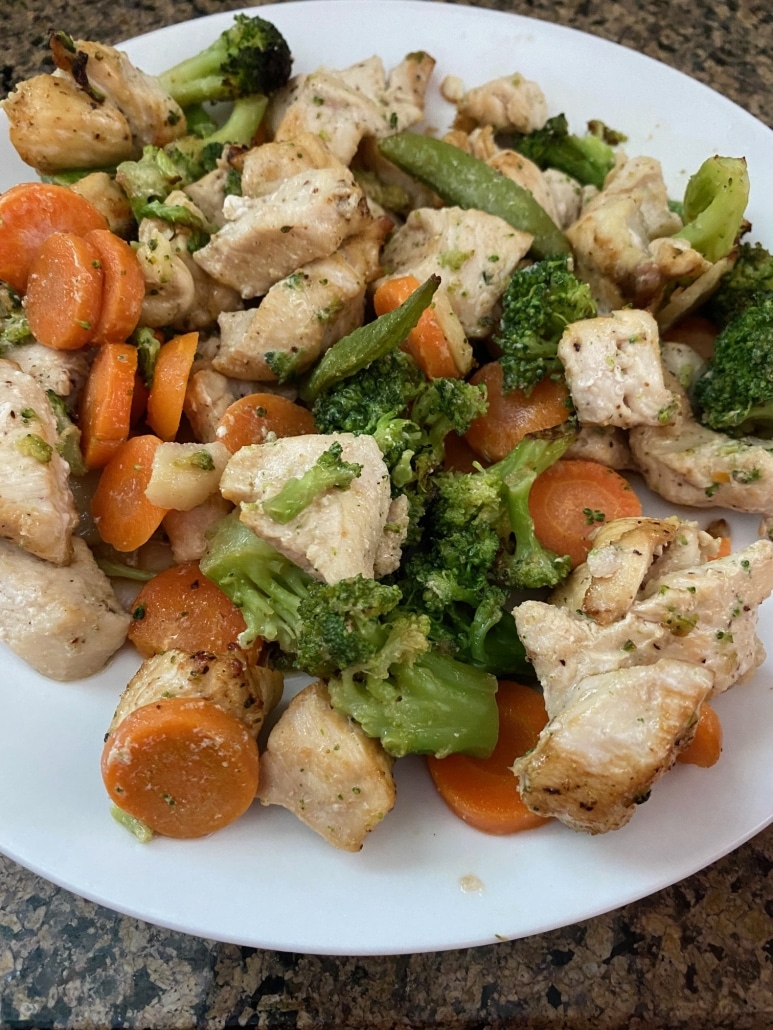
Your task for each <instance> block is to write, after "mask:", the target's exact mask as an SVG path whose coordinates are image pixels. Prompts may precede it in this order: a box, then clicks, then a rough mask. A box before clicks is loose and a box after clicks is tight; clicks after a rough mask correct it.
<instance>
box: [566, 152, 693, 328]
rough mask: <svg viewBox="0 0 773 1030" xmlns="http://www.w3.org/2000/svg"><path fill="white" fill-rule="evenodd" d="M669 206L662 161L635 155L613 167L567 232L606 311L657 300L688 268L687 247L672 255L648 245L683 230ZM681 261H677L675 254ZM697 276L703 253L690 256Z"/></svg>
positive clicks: (580, 266)
mask: <svg viewBox="0 0 773 1030" xmlns="http://www.w3.org/2000/svg"><path fill="white" fill-rule="evenodd" d="M681 226H682V222H681V219H680V218H679V216H678V215H676V214H674V213H673V212H672V211H670V210H669V207H668V193H667V190H666V186H665V183H664V181H663V173H662V171H661V167H660V163H659V162H658V161H656V160H655V159H654V158H651V157H636V158H632V159H631V160H629V161H626V162H625V163H624V164H622V165H619V166H617V167H616V168H614V169H613V170H612V171H611V172H610V173H609V175H608V176H607V180H606V183H605V185H604V189H603V190H601V192H600V193H598V194H596V196H595V197H593V198H592V199H591V200H590V201H589V202H588V203H587V204H586V205H585V206H584V207H583V209H582V212H581V213H580V216H579V218H578V219H577V221H576V222H574V223H573V224H572V225H570V226H569V227H568V228H567V230H566V235H567V238H568V239H569V242H570V243H571V244H572V248H573V250H574V255H575V262H576V268H577V274H578V276H579V277H580V278H581V279H583V280H584V281H585V282H587V283H589V284H590V286H591V289H592V291H593V294H594V296H595V298H596V300H597V301H598V303H599V306H600V308H601V310H602V311H612V310H616V309H619V308H623V307H625V306H626V304H633V305H634V306H635V307H639V308H647V307H649V306H651V305H653V304H656V303H658V302H659V299H660V298H661V297H662V293H663V289H664V287H665V285H666V284H667V283H669V282H673V281H675V280H678V279H679V278H680V277H681V275H680V273H679V272H678V271H677V270H678V269H682V268H684V267H685V261H686V260H687V256H686V255H685V252H684V251H680V253H679V255H674V253H673V251H672V249H671V248H670V245H669V247H668V249H666V250H665V251H663V253H661V252H660V245H658V247H656V249H655V251H654V252H653V251H652V250H650V243H651V242H652V241H653V240H657V239H658V238H660V237H665V236H668V237H670V236H673V234H674V233H675V232H678V230H679V229H680V228H681ZM677 256H678V258H679V261H678V263H677V264H674V261H675V260H676V257H677ZM689 258H690V260H691V262H692V268H693V274H699V273H700V271H701V270H702V271H706V269H707V268H708V263H707V262H705V260H704V259H702V258H701V257H700V255H697V254H695V253H694V252H692V253H691V254H690V255H689Z"/></svg>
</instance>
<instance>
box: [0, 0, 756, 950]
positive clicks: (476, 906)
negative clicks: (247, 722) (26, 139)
mask: <svg viewBox="0 0 773 1030" xmlns="http://www.w3.org/2000/svg"><path fill="white" fill-rule="evenodd" d="M261 13H262V14H264V16H266V17H268V18H270V19H272V20H273V21H275V23H276V24H277V25H278V26H279V28H280V29H281V30H282V31H283V32H284V33H285V35H286V37H287V39H288V40H289V42H290V45H291V47H292V50H293V52H294V55H295V70H296V71H302V70H311V69H313V68H315V67H317V66H318V65H320V64H326V65H328V66H329V67H333V68H336V67H346V66H347V65H348V64H351V63H354V62H355V61H358V60H361V59H363V58H365V57H368V56H370V55H371V54H374V53H378V54H380V55H381V57H382V58H383V59H384V61H385V63H386V65H387V66H391V65H393V64H395V63H397V62H398V61H399V60H400V59H401V58H402V57H403V56H404V55H405V53H406V52H408V51H412V50H420V49H424V50H427V51H428V52H429V53H431V54H432V55H433V56H435V57H436V58H437V61H438V67H437V72H436V77H435V80H434V88H433V91H432V98H431V103H430V106H429V115H428V121H429V123H430V124H433V125H437V126H444V125H446V124H447V123H448V121H449V116H450V110H449V108H448V106H447V105H446V104H445V103H444V102H443V101H442V100H441V99H440V98H439V93H438V84H439V82H440V81H441V79H442V77H443V76H444V75H446V74H450V73H453V74H456V75H460V76H461V77H462V79H463V80H464V81H465V83H466V84H467V85H476V84H479V83H480V82H482V81H484V79H488V78H492V77H494V76H496V75H500V74H506V73H508V72H513V71H519V72H521V73H523V74H524V75H526V76H527V77H529V78H533V79H535V80H536V81H538V82H539V83H540V84H541V85H542V87H543V89H544V91H545V93H546V95H547V98H548V103H549V107H550V111H551V113H552V114H556V113H559V112H561V111H564V112H566V114H567V116H568V118H569V121H570V126H571V127H572V128H574V129H577V130H580V131H581V130H582V127H583V126H584V124H585V121H586V120H587V119H588V118H593V117H595V118H601V119H603V120H604V121H605V122H607V124H609V125H611V126H613V127H615V128H618V129H621V130H623V131H625V132H626V133H627V134H628V135H629V139H630V142H629V143H628V144H627V150H628V152H629V153H630V154H631V155H635V154H644V153H646V154H653V155H655V156H656V157H658V158H660V160H661V161H662V163H663V166H664V170H665V173H666V177H667V181H668V183H669V186H670V189H671V191H672V194H673V195H679V194H680V193H681V190H682V189H683V187H684V183H685V181H686V177H687V176H688V175H689V173H690V172H691V171H693V170H695V169H696V168H697V167H698V166H699V164H700V163H701V162H702V161H703V160H704V158H705V157H707V156H709V155H710V154H712V153H715V152H719V153H724V154H730V155H735V156H738V155H744V156H746V158H747V159H748V162H749V168H750V174H751V181H752V198H751V204H750V213H751V218H752V221H753V223H754V228H755V236H757V237H758V238H760V239H763V240H767V241H768V242H769V241H771V240H773V215H771V212H770V210H766V209H765V207H764V206H763V198H762V187H763V184H764V182H765V181H766V178H767V175H768V169H769V167H770V165H771V163H773V134H771V132H770V131H769V130H768V129H767V128H765V127H764V126H763V125H762V124H760V123H759V122H757V121H756V120H755V119H754V118H752V117H751V116H750V115H749V114H747V113H745V112H744V111H743V110H741V109H740V108H738V107H737V106H735V105H734V104H732V103H731V102H730V101H728V100H727V99H725V98H723V97H721V96H719V95H717V94H716V93H713V92H712V91H710V90H709V89H707V88H706V87H704V86H702V85H699V84H698V83H696V82H694V81H692V80H690V79H688V78H686V77H685V76H683V75H681V74H679V73H677V72H675V71H673V70H671V69H669V68H667V67H665V66H662V65H660V64H657V63H656V62H654V61H652V60H650V59H648V58H646V57H643V56H641V55H640V54H637V53H634V52H632V51H630V50H627V49H623V48H621V47H618V46H615V45H613V44H610V43H607V42H605V41H602V40H600V39H597V38H594V37H590V36H586V35H583V34H580V33H578V32H575V31H572V30H569V29H565V28H562V27H558V26H554V25H549V24H546V23H544V22H540V21H532V20H530V19H526V18H521V17H518V16H515V15H507V14H501V13H497V12H493V11H488V10H477V9H472V8H466V7H461V6H453V5H447V4H430V3H422V2H411V0H307V2H300V3H289V4H280V5H276V6H270V7H264V8H261ZM231 20H232V14H231V13H228V14H225V13H224V14H222V15H215V16H212V17H208V18H202V19H200V20H198V21H195V22H191V23H188V24H185V25H176V26H172V27H169V28H165V29H161V30H159V31H157V32H152V33H150V34H148V35H145V36H142V37H140V38H138V39H135V40H132V41H131V42H129V43H127V44H126V45H125V49H126V50H127V51H128V53H129V54H130V56H131V57H132V58H133V60H134V61H135V62H136V63H137V64H139V65H140V66H141V67H143V68H145V69H146V70H148V71H152V72H157V71H161V70H162V69H163V68H164V67H167V66H168V65H170V64H172V63H173V62H175V61H176V60H178V59H180V58H181V57H183V56H187V55H188V54H190V53H194V52H196V51H197V50H199V49H200V48H202V47H203V46H205V45H206V44H207V43H208V42H209V41H210V40H212V39H213V38H214V37H215V36H216V35H217V33H219V32H220V31H221V30H222V29H223V28H225V27H226V26H227V25H229V24H230V23H231ZM0 137H1V138H0V188H3V189H4V188H6V187H7V186H9V185H11V184H12V183H13V182H16V181H22V180H24V179H29V178H31V175H30V172H29V169H25V167H24V166H23V165H22V164H20V162H19V161H18V158H17V157H16V155H15V153H14V152H12V150H11V147H10V144H9V143H8V141H7V134H6V132H5V127H4V126H3V127H2V128H0ZM645 505H646V510H647V511H648V512H649V513H652V514H658V513H661V512H663V511H664V510H665V508H664V506H663V505H662V504H658V503H657V502H653V503H652V504H650V503H649V501H645ZM711 514H716V513H708V512H703V513H698V515H697V517H698V519H699V521H700V522H701V524H705V522H706V521H707V520H708V519H709V517H710V515H711ZM732 521H733V525H734V527H735V528H736V536H735V543H736V545H738V546H740V545H741V544H743V543H747V542H750V541H751V540H752V539H754V537H755V535H756V523H757V520H756V518H733V520H732ZM761 623H762V626H761V635H762V637H763V639H766V640H767V642H768V645H769V650H770V651H771V652H773V631H772V629H771V607H770V606H767V607H765V608H764V609H763V613H762V619H761ZM136 664H137V663H136V658H135V657H134V656H133V655H132V654H131V653H122V654H121V655H119V656H118V658H117V659H116V660H115V661H114V662H113V663H112V664H111V665H110V667H109V669H108V670H107V671H106V672H105V673H104V674H102V675H100V676H97V677H94V678H93V679H91V680H89V681H88V682H84V683H71V684H60V683H54V682H50V681H47V680H45V679H43V678H41V677H40V676H38V675H36V674H35V673H34V672H32V671H31V670H30V669H29V668H27V667H26V666H25V665H24V664H23V663H22V662H20V661H18V660H17V659H16V658H15V657H14V656H13V655H11V654H9V653H7V652H4V653H3V654H2V666H3V672H2V676H0V711H1V712H2V716H1V717H0V850H2V851H3V852H4V853H5V854H6V855H8V856H9V857H11V858H13V859H15V860H16V861H18V862H20V863H21V864H22V865H24V866H27V867H28V868H30V869H32V870H34V871H35V872H37V873H39V874H40V875H42V876H44V877H45V878H47V879H49V880H52V881H54V882H55V883H58V884H60V885H61V886H63V887H66V888H67V889H69V890H71V891H73V892H75V893H77V894H79V895H81V896H83V897H86V898H89V899H91V900H93V901H97V902H100V903H102V904H104V905H107V906H109V907H110V908H112V909H115V910H118V911H120V912H124V913H127V914H130V915H134V916H138V917H140V918H143V919H146V920H148V921H150V922H153V923H157V924H160V925H162V926H166V927H171V928H174V929H179V930H184V931H187V932H189V933H193V934H198V935H201V936H204V937H211V938H215V939H218V940H223V941H229V942H233V943H238V944H246V945H253V946H258V947H265V948H274V949H278V950H286V951H300V952H307V953H318V954H343V955H364V954H390V953H409V952H421V951H434V950H442V949H447V948H456V947H464V946H471V945H479V944H488V943H493V942H495V941H497V940H502V939H511V938H517V937H525V936H528V935H531V934H537V933H540V932H543V931H546V930H549V929H553V928H556V927H559V926H564V925H568V924H570V923H573V922H577V921H579V920H582V919H585V918H588V917H590V916H593V915H597V914H600V913H603V912H606V911H610V910H612V909H614V908H617V907H619V906H621V905H623V904H626V903H627V902H629V901H632V900H635V899H637V898H640V897H643V896H646V895H648V894H651V893H653V892H655V891H657V890H659V889H660V888H662V887H665V886H667V885H669V884H672V883H674V882H676V881H677V880H679V879H682V878H683V877H685V876H688V875H689V874H691V873H693V872H695V871H696V870H698V869H701V868H703V867H704V866H706V865H708V864H709V863H711V862H713V861H715V860H716V859H718V858H719V857H721V856H722V855H724V854H727V853H728V852H729V851H731V850H733V849H734V848H736V847H738V846H739V845H740V844H741V843H743V842H744V841H745V840H747V839H748V838H749V837H751V836H752V835H754V834H755V833H757V832H758V831H759V830H761V829H762V828H763V827H764V826H766V825H767V824H768V823H769V822H770V821H771V820H773V764H771V762H770V752H771V747H773V692H771V688H770V684H771V663H770V662H768V663H767V664H766V665H765V666H764V667H763V668H762V669H760V670H759V672H758V674H757V675H756V676H755V678H754V680H753V681H752V682H751V683H749V684H746V685H743V686H740V687H737V688H736V689H735V690H734V691H731V692H730V693H729V694H727V695H724V696H723V697H721V698H720V699H719V700H718V702H717V708H718V710H719V712H720V714H721V717H722V720H723V724H724V730H725V751H724V754H723V756H722V758H721V760H720V762H719V764H718V765H717V766H715V767H714V768H713V769H710V770H701V769H697V768H694V767H686V766H680V767H678V768H676V769H675V770H674V771H673V772H671V773H670V774H669V775H668V776H667V777H665V779H664V780H662V781H661V782H660V783H659V784H658V785H657V787H656V789H655V791H654V792H653V796H652V798H651V800H650V801H649V802H648V803H647V804H646V805H644V806H643V807H642V808H641V809H640V810H639V811H638V812H637V813H636V815H635V817H634V819H633V821H632V822H631V823H630V824H629V825H628V826H627V827H626V828H624V829H622V830H620V831H618V832H616V833H612V834H607V835H605V836H602V837H595V838H594V837H588V836H582V835H578V834H575V833H573V832H571V831H570V830H568V829H565V828H563V827H561V826H560V825H558V824H556V825H549V826H547V827H545V828H543V829H540V830H539V831H536V832H531V833H526V834H521V835H516V836H513V837H509V838H497V837H489V836H486V835H484V834H481V833H478V832H477V831H475V830H473V829H470V828H469V827H467V826H465V825H464V824H463V823H461V822H459V821H458V820H456V819H455V818H454V817H453V816H451V815H450V813H449V812H448V811H447V810H446V809H445V807H444V805H443V803H442V802H441V801H440V800H439V799H438V797H437V796H436V794H435V792H434V788H433V787H432V785H431V782H430V780H429V777H428V775H427V773H426V770H425V768H424V765H423V762H422V761H421V760H420V759H407V760H404V761H402V762H399V763H398V766H397V780H398V803H397V806H396V808H395V810H394V811H393V812H392V813H391V814H390V815H389V816H388V817H387V819H386V820H385V821H384V822H383V823H382V824H381V826H380V827H379V828H378V829H377V830H376V831H375V832H374V833H373V834H371V836H370V837H369V838H368V840H367V841H366V844H365V847H364V849H363V850H362V851H361V852H360V853H358V854H354V855H352V854H346V853H341V852H338V851H336V850H334V849H333V848H332V847H330V846H329V845H327V844H325V843H324V842H323V841H322V840H321V839H320V838H318V837H317V836H316V835H315V834H314V833H312V832H311V831H310V830H307V829H306V828H305V827H304V826H302V825H301V823H299V822H297V821H296V820H295V819H294V818H293V816H291V815H290V814H289V813H288V812H286V811H284V810H283V809H278V808H276V809H260V808H259V806H255V809H254V810H253V811H251V812H250V813H249V814H248V815H247V816H246V817H245V818H243V819H242V820H240V821H239V822H238V823H237V824H235V825H233V826H232V827H230V828H228V829H226V830H224V831H222V832H220V833H218V834H216V835H214V836H212V837H211V838H208V839H206V840H202V841H197V842H190V843H181V842H175V841H171V840H163V839H158V840H156V841H154V842H152V843H151V844H149V845H141V844H138V843H135V841H134V840H133V838H132V837H131V836H130V835H129V834H128V833H126V831H124V830H123V829H121V828H120V827H119V826H117V824H115V823H114V822H113V820H112V819H111V818H110V816H109V814H108V805H107V800H106V797H105V794H104V790H103V787H102V783H101V780H100V776H99V756H100V751H101V746H102V738H103V734H104V731H105V729H106V727H107V725H108V722H109V720H110V718H111V716H112V713H113V709H114V707H115V703H116V699H117V698H118V695H119V694H120V692H121V690H122V689H123V687H124V686H125V684H126V682H127V681H128V679H129V677H130V676H131V674H132V672H133V671H134V668H135V667H136ZM470 877H474V878H476V880H477V882H479V885H480V889H478V890H474V891H470V890H467V891H465V890H464V889H463V885H464V884H467V883H469V880H468V879H467V878H470Z"/></svg>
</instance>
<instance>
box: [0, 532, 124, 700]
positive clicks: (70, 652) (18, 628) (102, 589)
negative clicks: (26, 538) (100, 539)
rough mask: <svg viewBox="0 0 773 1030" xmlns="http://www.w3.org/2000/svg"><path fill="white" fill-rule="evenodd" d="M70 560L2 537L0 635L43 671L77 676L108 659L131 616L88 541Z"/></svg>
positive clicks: (76, 548) (98, 667)
mask: <svg viewBox="0 0 773 1030" xmlns="http://www.w3.org/2000/svg"><path fill="white" fill-rule="evenodd" d="M72 547H73V550H72V561H71V562H70V564H69V565H54V564H52V563H51V562H48V561H44V560H43V559H42V558H36V557H35V556H34V555H32V554H29V553H28V552H27V551H23V550H22V549H21V548H20V547H17V546H16V545H15V544H12V543H9V542H8V541H5V540H0V640H2V641H3V643H4V644H7V645H8V647H9V648H10V649H11V650H12V651H14V652H15V653H16V654H17V655H19V657H20V658H23V659H24V661H26V662H28V663H29V664H30V665H31V666H32V668H33V669H36V670H37V671H38V672H39V673H41V674H42V675H43V676H49V677H50V678H51V679H55V680H63V681H64V680H76V679H83V678H85V677H87V676H92V675H94V674H95V673H97V672H99V671H100V670H101V669H103V668H104V666H105V665H106V664H107V662H108V660H109V659H110V658H111V656H112V655H113V654H114V653H115V652H116V651H117V650H118V649H119V648H120V647H121V645H122V644H123V642H124V640H125V639H126V632H127V630H128V628H129V623H130V621H131V619H130V617H129V615H127V614H126V612H125V611H124V610H123V608H122V607H121V605H120V604H119V602H118V600H117V598H116V596H115V593H114V592H113V588H112V586H111V584H110V580H109V579H108V578H107V576H106V575H105V574H104V573H103V572H102V570H101V569H100V568H99V566H98V565H97V563H96V561H95V560H94V557H93V555H92V553H91V551H90V550H89V548H88V546H87V545H86V544H85V543H84V542H83V540H81V539H80V537H75V538H74V539H73V542H72Z"/></svg>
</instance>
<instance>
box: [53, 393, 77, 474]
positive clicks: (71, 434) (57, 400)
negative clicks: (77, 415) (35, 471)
mask: <svg viewBox="0 0 773 1030" xmlns="http://www.w3.org/2000/svg"><path fill="white" fill-rule="evenodd" d="M46 396H47V397H48V400H49V403H50V405H51V411H52V412H53V415H54V418H55V419H56V435H57V442H56V449H57V451H58V452H59V454H61V456H62V457H63V458H64V460H65V461H66V462H67V464H68V465H69V466H70V472H71V473H72V475H74V476H85V475H86V465H85V463H84V461H83V454H82V452H81V431H80V429H78V427H77V426H76V425H75V423H74V422H73V420H72V416H71V414H70V410H69V408H68V407H67V405H66V404H65V402H64V400H63V399H62V398H61V397H60V396H59V394H58V393H54V391H53V390H46Z"/></svg>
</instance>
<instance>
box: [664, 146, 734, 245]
mask: <svg viewBox="0 0 773 1030" xmlns="http://www.w3.org/2000/svg"><path fill="white" fill-rule="evenodd" d="M748 201H749V173H748V171H747V168H746V160H745V159H744V158H742V157H718V156H715V157H709V158H707V159H706V160H705V161H704V162H703V164H702V165H701V166H700V168H699V169H698V171H697V172H696V173H695V174H694V175H692V176H691V177H690V179H689V181H688V183H687V188H686V189H685V193H684V207H683V217H684V221H685V225H684V227H683V228H682V229H680V230H679V232H678V233H675V236H676V237H677V238H679V239H684V240H687V242H688V243H689V244H690V246H691V247H693V248H694V249H695V250H697V251H699V252H700V253H701V254H703V256H704V257H705V258H706V259H707V260H708V261H719V259H720V258H723V257H725V256H726V255H727V254H729V253H730V251H731V250H732V249H733V247H734V246H735V244H736V240H737V239H738V236H739V234H740V232H741V228H742V226H743V215H744V211H745V210H746V205H747V203H748Z"/></svg>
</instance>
